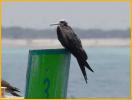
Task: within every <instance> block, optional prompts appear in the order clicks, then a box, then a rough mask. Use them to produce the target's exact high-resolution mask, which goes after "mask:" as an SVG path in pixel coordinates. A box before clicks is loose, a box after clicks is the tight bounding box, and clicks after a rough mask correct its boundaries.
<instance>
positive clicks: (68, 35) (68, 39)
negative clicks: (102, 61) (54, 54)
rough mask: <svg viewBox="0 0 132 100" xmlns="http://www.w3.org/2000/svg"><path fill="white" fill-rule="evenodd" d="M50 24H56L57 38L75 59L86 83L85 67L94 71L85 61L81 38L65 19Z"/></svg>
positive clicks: (85, 55) (85, 56)
mask: <svg viewBox="0 0 132 100" xmlns="http://www.w3.org/2000/svg"><path fill="white" fill-rule="evenodd" d="M51 25H58V26H57V37H58V40H59V41H60V43H61V44H62V46H64V47H65V48H66V49H68V50H69V51H70V52H71V53H72V54H73V56H74V57H75V58H76V59H77V61H78V64H79V66H80V69H81V71H82V73H83V76H84V79H85V81H86V83H87V80H88V79H87V74H86V71H85V67H86V68H88V69H89V70H90V71H92V72H94V71H93V70H92V68H91V67H90V66H89V64H88V63H87V59H88V56H87V54H86V52H85V50H84V49H83V47H82V43H81V40H80V39H79V37H78V36H77V35H76V34H75V32H74V31H73V29H72V28H71V27H70V26H69V25H68V23H67V22H66V21H60V22H59V23H57V24H51Z"/></svg>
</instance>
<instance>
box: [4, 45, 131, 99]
mask: <svg viewBox="0 0 132 100" xmlns="http://www.w3.org/2000/svg"><path fill="white" fill-rule="evenodd" d="M28 51H29V49H14V48H3V51H2V77H3V79H5V80H7V81H8V82H10V83H11V84H13V85H14V86H16V87H18V88H20V90H21V92H22V93H21V95H22V96H23V95H24V93H25V80H26V78H25V77H26V70H27V61H28ZM86 52H87V54H88V56H89V59H88V62H89V64H90V65H91V66H92V68H93V69H94V71H95V73H91V72H90V71H88V70H87V75H88V84H85V81H84V78H83V76H82V73H81V71H80V69H79V66H78V64H77V62H76V59H75V58H74V57H72V59H71V66H70V75H69V83H68V93H67V97H68V98H94V97H96V98H106V97H109V98H112V97H129V96H130V49H129V47H119V48H114V47H109V48H101V47H100V48H98V47H92V48H86Z"/></svg>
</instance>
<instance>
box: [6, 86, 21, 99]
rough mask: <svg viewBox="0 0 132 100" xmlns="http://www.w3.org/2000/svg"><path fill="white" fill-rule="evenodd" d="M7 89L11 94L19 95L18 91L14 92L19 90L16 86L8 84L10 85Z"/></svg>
mask: <svg viewBox="0 0 132 100" xmlns="http://www.w3.org/2000/svg"><path fill="white" fill-rule="evenodd" d="M7 91H8V92H9V93H11V94H12V95H14V96H17V97H21V96H20V95H19V94H18V93H16V92H20V90H19V89H18V88H16V87H12V86H10V87H8V88H7Z"/></svg>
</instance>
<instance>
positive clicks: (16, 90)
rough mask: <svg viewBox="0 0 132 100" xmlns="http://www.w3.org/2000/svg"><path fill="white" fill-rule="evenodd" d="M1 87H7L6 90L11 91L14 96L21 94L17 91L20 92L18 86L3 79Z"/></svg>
mask: <svg viewBox="0 0 132 100" xmlns="http://www.w3.org/2000/svg"><path fill="white" fill-rule="evenodd" d="M1 87H6V92H8V93H11V94H12V95H13V96H18V97H20V95H19V94H17V93H16V92H20V90H19V89H18V88H16V87H13V86H11V85H10V84H9V83H8V82H6V81H5V80H2V81H1Z"/></svg>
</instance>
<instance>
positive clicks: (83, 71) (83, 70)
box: [77, 59, 88, 83]
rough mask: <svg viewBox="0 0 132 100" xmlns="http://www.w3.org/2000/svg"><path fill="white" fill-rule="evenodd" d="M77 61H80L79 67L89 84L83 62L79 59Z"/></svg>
mask: <svg viewBox="0 0 132 100" xmlns="http://www.w3.org/2000/svg"><path fill="white" fill-rule="evenodd" d="M77 61H78V64H79V66H80V69H81V71H82V74H83V76H84V79H85V81H86V83H87V80H88V78H87V73H86V70H85V66H84V64H83V63H82V62H81V60H79V59H77Z"/></svg>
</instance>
